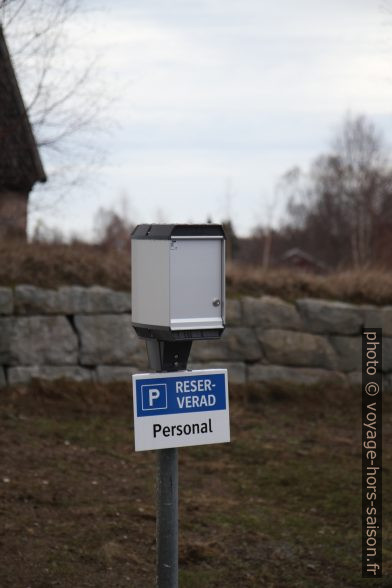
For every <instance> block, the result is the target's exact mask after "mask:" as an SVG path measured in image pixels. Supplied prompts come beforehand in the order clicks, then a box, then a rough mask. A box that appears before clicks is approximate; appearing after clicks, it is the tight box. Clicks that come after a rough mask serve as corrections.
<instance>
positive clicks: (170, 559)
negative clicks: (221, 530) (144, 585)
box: [157, 448, 178, 588]
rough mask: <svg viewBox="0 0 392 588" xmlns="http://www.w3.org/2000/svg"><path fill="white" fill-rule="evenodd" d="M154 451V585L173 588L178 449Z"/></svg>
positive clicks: (175, 569) (176, 568) (174, 584)
mask: <svg viewBox="0 0 392 588" xmlns="http://www.w3.org/2000/svg"><path fill="white" fill-rule="evenodd" d="M157 453H158V455H157V586H158V588H177V587H178V450H177V449H175V448H173V449H159V450H158V451H157Z"/></svg>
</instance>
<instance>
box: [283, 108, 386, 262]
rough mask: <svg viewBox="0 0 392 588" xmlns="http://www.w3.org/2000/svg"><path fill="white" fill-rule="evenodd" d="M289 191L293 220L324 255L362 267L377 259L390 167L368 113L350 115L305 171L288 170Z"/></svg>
mask: <svg viewBox="0 0 392 588" xmlns="http://www.w3.org/2000/svg"><path fill="white" fill-rule="evenodd" d="M286 191H287V192H288V194H289V196H290V198H289V206H288V211H289V215H290V217H291V223H292V224H293V225H294V226H295V227H296V228H297V230H299V231H302V235H303V237H304V240H305V242H306V243H307V245H308V248H310V249H312V250H313V251H317V252H318V253H319V254H321V257H322V258H323V259H324V261H327V262H330V263H331V262H332V263H334V264H335V265H336V264H338V263H339V262H346V263H347V262H349V261H351V263H352V264H354V265H355V266H357V267H358V266H363V265H365V264H367V263H369V262H372V261H374V260H375V259H376V255H377V253H376V252H377V241H378V237H379V235H378V233H379V230H380V227H381V225H382V223H383V219H384V217H385V211H386V210H391V207H392V200H391V199H392V168H391V166H390V164H389V162H388V158H387V155H386V150H385V148H384V144H383V141H382V138H381V135H380V134H379V133H378V132H377V130H376V129H375V127H374V125H373V124H372V123H371V122H370V121H369V120H368V119H367V118H366V117H364V116H358V117H354V118H353V117H346V119H345V120H344V123H343V125H342V127H341V128H340V130H339V132H338V133H337V135H336V137H335V140H334V141H333V145H332V150H331V152H330V153H329V154H327V155H322V156H320V157H318V158H317V159H316V160H315V161H314V162H313V164H312V166H311V168H310V171H309V173H307V174H304V173H302V172H301V171H300V170H298V169H297V170H296V171H295V173H291V174H290V173H289V174H286ZM298 235H299V233H298V232H297V236H298Z"/></svg>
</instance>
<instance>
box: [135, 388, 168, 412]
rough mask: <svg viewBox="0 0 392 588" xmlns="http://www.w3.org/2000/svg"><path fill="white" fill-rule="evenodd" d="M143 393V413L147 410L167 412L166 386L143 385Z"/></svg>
mask: <svg viewBox="0 0 392 588" xmlns="http://www.w3.org/2000/svg"><path fill="white" fill-rule="evenodd" d="M141 392H142V411H143V412H144V411H146V410H165V409H166V408H167V388H166V384H143V385H142V387H141Z"/></svg>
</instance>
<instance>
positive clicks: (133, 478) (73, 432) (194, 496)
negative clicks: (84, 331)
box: [0, 381, 392, 588]
mask: <svg viewBox="0 0 392 588" xmlns="http://www.w3.org/2000/svg"><path fill="white" fill-rule="evenodd" d="M250 392H251V393H250ZM244 397H247V398H249V403H248V404H247V405H244V403H243V401H242V400H241V399H242V398H244ZM391 409H392V398H391V397H385V399H384V407H383V435H384V442H385V443H384V452H383V463H384V477H383V490H384V493H385V496H389V495H390V494H391V490H392V488H391V475H390V472H391V460H392V412H391ZM230 415H231V417H230V418H231V443H222V444H217V445H200V446H196V447H186V448H182V449H180V451H179V470H180V487H179V497H180V498H179V508H180V517H179V518H180V528H179V532H180V539H179V545H180V586H181V587H182V588H201V587H203V588H204V587H208V588H237V587H241V588H254V587H256V586H257V587H258V586H265V587H268V588H292V587H296V588H313V587H314V586H322V587H323V588H347V587H348V586H350V587H352V588H354V587H358V588H360V587H362V586H365V585H368V581H367V580H362V579H361V559H360V558H361V536H360V534H361V521H360V512H361V510H360V509H361V487H360V480H361V477H360V467H361V461H360V457H361V439H360V429H359V423H360V422H361V403H360V400H359V398H358V393H357V391H356V390H355V389H352V390H349V389H345V390H342V389H339V387H332V388H331V389H328V388H327V387H318V388H315V387H311V388H308V389H300V388H299V387H295V388H294V387H291V386H287V387H285V388H282V389H280V390H277V389H271V390H268V391H266V390H262V389H260V388H257V387H256V386H255V387H253V389H252V390H251V391H249V390H244V389H242V388H241V387H240V386H230ZM132 422H133V419H132V402H131V390H130V385H129V384H127V383H125V384H117V385H116V386H113V385H112V386H108V387H104V386H98V385H97V384H91V383H88V384H85V383H84V384H83V383H79V384H78V383H69V382H66V381H62V382H59V381H58V382H47V383H43V382H33V383H32V385H31V386H29V387H17V388H13V389H10V388H8V389H5V390H3V391H2V394H1V395H0V458H1V464H2V470H1V476H0V512H1V516H2V524H1V525H0V545H1V550H0V586H1V587H2V588H16V587H25V588H27V586H31V588H33V587H34V588H49V587H50V586H51V587H53V586H56V587H57V588H69V586H77V587H78V588H100V587H105V588H106V587H116V588H122V587H124V588H125V587H127V588H145V587H147V586H153V585H154V576H155V556H156V553H155V460H156V455H155V452H152V451H145V452H140V453H135V452H134V451H133V432H132V430H130V427H131V423H132ZM383 508H384V512H383V514H384V526H383V554H384V558H383V559H384V569H383V574H384V577H383V579H382V580H373V581H372V587H373V586H385V587H386V586H391V585H392V584H391V582H392V558H391V553H392V551H391V549H392V545H391V530H392V529H391V521H392V506H391V501H388V500H385V501H384V504H383Z"/></svg>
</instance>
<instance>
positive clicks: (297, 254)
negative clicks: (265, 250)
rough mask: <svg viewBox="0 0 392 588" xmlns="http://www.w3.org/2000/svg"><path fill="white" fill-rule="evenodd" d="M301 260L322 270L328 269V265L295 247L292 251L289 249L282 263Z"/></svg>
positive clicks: (283, 256)
mask: <svg viewBox="0 0 392 588" xmlns="http://www.w3.org/2000/svg"><path fill="white" fill-rule="evenodd" d="M295 258H296V259H301V260H302V261H305V262H306V263H309V264H310V265H314V266H316V267H319V268H320V269H326V267H327V266H326V265H325V263H324V262H323V261H321V259H317V258H316V257H314V256H313V255H310V254H309V253H307V252H306V251H304V250H303V249H300V248H299V247H293V248H292V249H288V250H287V251H286V252H285V253H284V254H283V255H282V257H281V259H282V261H291V260H293V259H295Z"/></svg>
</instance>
